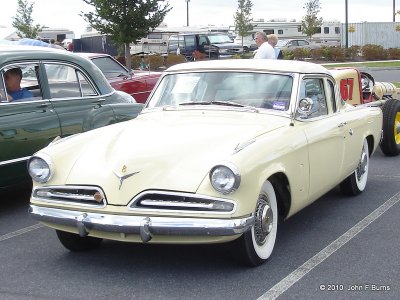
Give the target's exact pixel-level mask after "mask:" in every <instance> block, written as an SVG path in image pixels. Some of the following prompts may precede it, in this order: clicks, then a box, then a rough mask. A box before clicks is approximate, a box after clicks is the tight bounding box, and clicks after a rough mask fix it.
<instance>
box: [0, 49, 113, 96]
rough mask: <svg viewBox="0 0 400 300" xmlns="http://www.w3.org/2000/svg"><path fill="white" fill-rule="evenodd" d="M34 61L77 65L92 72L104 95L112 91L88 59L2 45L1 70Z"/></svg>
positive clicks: (69, 54)
mask: <svg viewBox="0 0 400 300" xmlns="http://www.w3.org/2000/svg"><path fill="white" fill-rule="evenodd" d="M32 60H35V61H49V60H57V61H67V62H68V63H75V64H77V65H79V66H81V67H83V68H84V69H85V70H86V71H88V72H90V73H91V74H92V76H93V75H95V77H94V78H93V80H95V81H96V84H97V87H98V88H99V89H100V91H101V93H102V94H107V93H110V92H111V91H112V88H111V86H110V84H109V83H108V81H107V79H106V78H105V77H104V75H103V73H102V72H101V71H100V69H99V68H98V67H97V66H96V65H95V64H94V63H92V62H91V61H90V60H89V59H88V58H86V57H83V56H80V55H76V54H75V53H73V52H70V51H67V50H62V49H56V48H48V47H40V46H26V45H8V44H5V45H0V68H2V67H3V66H4V65H9V64H13V63H14V62H24V61H26V62H29V61H32Z"/></svg>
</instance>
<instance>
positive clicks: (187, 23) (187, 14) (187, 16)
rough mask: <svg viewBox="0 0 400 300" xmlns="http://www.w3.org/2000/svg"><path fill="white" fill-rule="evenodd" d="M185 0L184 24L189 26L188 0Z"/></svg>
mask: <svg viewBox="0 0 400 300" xmlns="http://www.w3.org/2000/svg"><path fill="white" fill-rule="evenodd" d="M185 1H186V26H187V27H189V2H190V0H185Z"/></svg>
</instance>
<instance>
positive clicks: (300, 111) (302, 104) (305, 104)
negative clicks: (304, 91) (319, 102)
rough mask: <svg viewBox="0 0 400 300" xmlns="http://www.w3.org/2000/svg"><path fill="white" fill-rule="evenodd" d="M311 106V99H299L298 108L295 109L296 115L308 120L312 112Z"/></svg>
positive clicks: (312, 103)
mask: <svg viewBox="0 0 400 300" xmlns="http://www.w3.org/2000/svg"><path fill="white" fill-rule="evenodd" d="M313 105H314V101H313V99H311V98H303V99H300V101H299V106H298V107H297V115H298V116H299V117H300V118H302V119H306V118H308V116H309V115H310V114H311V112H312V108H313Z"/></svg>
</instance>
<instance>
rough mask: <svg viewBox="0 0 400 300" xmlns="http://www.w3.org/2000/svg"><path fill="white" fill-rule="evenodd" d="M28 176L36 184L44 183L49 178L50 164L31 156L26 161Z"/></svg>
mask: <svg viewBox="0 0 400 300" xmlns="http://www.w3.org/2000/svg"><path fill="white" fill-rule="evenodd" d="M28 171H29V175H30V176H31V177H32V179H33V180H34V181H36V182H41V183H45V182H47V181H49V179H50V177H51V175H52V174H51V168H50V163H49V162H48V161H47V160H45V159H44V158H41V157H38V156H33V157H31V158H30V159H29V161H28Z"/></svg>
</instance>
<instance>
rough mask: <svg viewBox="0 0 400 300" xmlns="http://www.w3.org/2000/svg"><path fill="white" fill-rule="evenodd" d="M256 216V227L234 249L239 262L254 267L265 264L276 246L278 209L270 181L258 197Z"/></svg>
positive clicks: (265, 184) (237, 242)
mask: <svg viewBox="0 0 400 300" xmlns="http://www.w3.org/2000/svg"><path fill="white" fill-rule="evenodd" d="M254 216H255V224H254V226H253V227H252V228H251V230H249V231H247V232H246V233H244V234H243V235H242V236H241V237H240V238H239V239H238V240H237V241H236V244H237V248H235V249H233V250H234V251H235V252H234V253H235V255H236V256H237V258H238V259H239V260H241V261H242V262H244V263H245V264H247V265H250V266H253V267H255V266H258V265H261V264H262V263H264V262H265V261H266V260H267V259H268V258H269V257H270V256H271V253H272V250H273V249H274V246H275V240H276V233H277V229H278V208H277V203H276V195H275V190H274V187H273V186H272V184H271V183H270V182H269V181H266V182H265V183H264V185H263V187H262V190H261V193H260V195H259V196H258V200H257V204H256V209H255V212H254Z"/></svg>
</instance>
